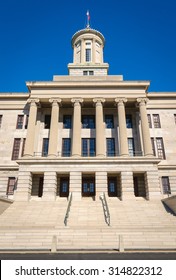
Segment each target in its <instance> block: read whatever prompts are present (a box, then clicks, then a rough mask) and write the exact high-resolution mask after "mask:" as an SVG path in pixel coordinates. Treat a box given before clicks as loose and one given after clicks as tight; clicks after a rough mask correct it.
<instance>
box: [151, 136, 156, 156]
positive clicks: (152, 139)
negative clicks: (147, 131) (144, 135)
mask: <svg viewBox="0 0 176 280" xmlns="http://www.w3.org/2000/svg"><path fill="white" fill-rule="evenodd" d="M151 142H152V151H153V155H154V156H156V152H155V143H154V138H151Z"/></svg>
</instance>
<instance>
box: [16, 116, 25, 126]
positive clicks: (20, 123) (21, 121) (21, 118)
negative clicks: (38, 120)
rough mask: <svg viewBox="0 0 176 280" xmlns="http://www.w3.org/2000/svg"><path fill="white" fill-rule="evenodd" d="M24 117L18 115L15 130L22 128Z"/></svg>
mask: <svg viewBox="0 0 176 280" xmlns="http://www.w3.org/2000/svg"><path fill="white" fill-rule="evenodd" d="M23 121H24V115H18V117H17V125H16V129H22V128H23Z"/></svg>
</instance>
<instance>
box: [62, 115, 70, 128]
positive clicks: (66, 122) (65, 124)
mask: <svg viewBox="0 0 176 280" xmlns="http://www.w3.org/2000/svg"><path fill="white" fill-rule="evenodd" d="M63 127H64V128H71V127H72V116H71V115H64V117H63Z"/></svg>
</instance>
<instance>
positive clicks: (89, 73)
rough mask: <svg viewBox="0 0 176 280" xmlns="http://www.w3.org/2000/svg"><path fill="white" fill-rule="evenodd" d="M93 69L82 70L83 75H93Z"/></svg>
mask: <svg viewBox="0 0 176 280" xmlns="http://www.w3.org/2000/svg"><path fill="white" fill-rule="evenodd" d="M93 75H94V71H83V76H93Z"/></svg>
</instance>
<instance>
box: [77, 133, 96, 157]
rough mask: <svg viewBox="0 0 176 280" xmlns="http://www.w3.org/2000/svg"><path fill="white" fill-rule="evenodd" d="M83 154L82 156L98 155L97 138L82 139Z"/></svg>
mask: <svg viewBox="0 0 176 280" xmlns="http://www.w3.org/2000/svg"><path fill="white" fill-rule="evenodd" d="M81 154H82V157H94V156H95V155H96V139H95V138H82V139H81Z"/></svg>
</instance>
